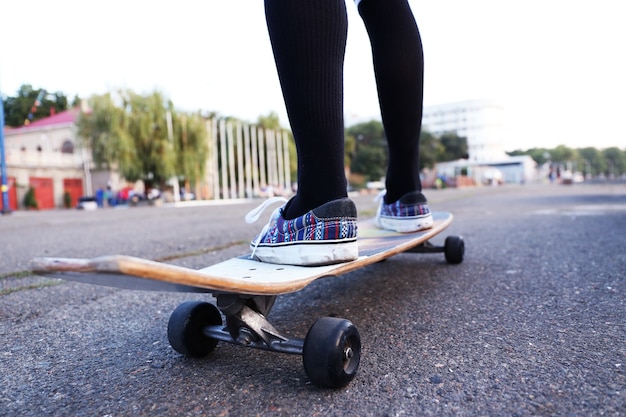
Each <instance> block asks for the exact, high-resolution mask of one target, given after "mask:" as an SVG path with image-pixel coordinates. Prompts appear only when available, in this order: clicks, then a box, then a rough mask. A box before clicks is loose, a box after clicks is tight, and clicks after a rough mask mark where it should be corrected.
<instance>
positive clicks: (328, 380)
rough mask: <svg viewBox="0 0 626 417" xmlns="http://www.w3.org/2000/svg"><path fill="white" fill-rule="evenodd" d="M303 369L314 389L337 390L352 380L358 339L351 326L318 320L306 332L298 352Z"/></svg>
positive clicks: (341, 321) (358, 356) (330, 319)
mask: <svg viewBox="0 0 626 417" xmlns="http://www.w3.org/2000/svg"><path fill="white" fill-rule="evenodd" d="M302 359H303V362H304V370H305V371H306V373H307V375H308V376H309V378H310V379H311V382H312V383H313V384H315V385H318V386H323V387H329V388H341V387H344V386H346V385H348V384H349V383H350V381H352V379H353V378H354V377H355V375H356V373H357V370H358V368H359V362H360V360H361V337H360V335H359V332H358V331H357V329H356V327H355V326H354V324H352V323H351V322H350V321H348V320H344V319H339V318H335V317H322V318H320V319H319V320H317V321H316V322H315V323H314V324H313V325H312V326H311V328H310V329H309V332H308V333H307V335H306V338H305V339H304V347H303V350H302Z"/></svg>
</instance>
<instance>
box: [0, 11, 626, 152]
mask: <svg viewBox="0 0 626 417" xmlns="http://www.w3.org/2000/svg"><path fill="white" fill-rule="evenodd" d="M364 1H367V0H364ZM346 3H347V10H348V19H349V29H348V44H347V49H346V61H345V72H344V86H345V87H344V88H345V104H344V107H345V118H346V124H347V125H348V126H349V125H351V124H354V123H357V122H360V121H364V120H365V121H366V120H371V119H380V116H379V108H378V101H377V96H376V87H375V83H374V74H373V70H372V64H371V52H370V46H369V41H368V38H367V34H366V32H365V28H364V26H363V22H362V21H361V19H360V17H359V15H358V13H357V10H356V7H355V6H354V4H352V1H351V0H347V1H346ZM409 3H410V5H411V8H412V10H413V13H414V15H415V18H416V21H417V23H418V26H419V29H420V32H421V36H422V42H423V45H424V56H425V80H424V104H425V105H426V106H428V105H434V104H443V103H450V102H456V101H465V100H474V99H492V100H497V101H499V102H500V103H501V104H502V105H503V106H504V109H505V129H506V130H505V132H506V133H505V138H503V142H504V148H505V149H506V150H514V149H529V148H532V147H547V148H551V147H555V146H557V145H560V144H563V145H566V146H570V147H585V146H594V147H597V148H604V147H609V146H617V147H620V148H622V149H625V148H626V133H625V129H624V124H625V121H626V54H625V53H624V41H625V40H626V25H624V24H623V21H622V20H623V19H622V16H623V5H622V3H621V1H620V0H523V1H522V0H507V1H502V0H471V1H469V0H409ZM0 37H1V45H2V47H0V93H1V94H2V95H3V96H14V95H15V94H16V93H17V91H18V89H19V87H20V86H21V85H22V84H31V85H32V86H33V88H36V89H37V88H45V89H46V90H48V91H51V92H56V91H60V92H62V93H63V94H65V95H66V96H68V98H70V99H72V98H73V97H74V96H75V95H78V96H79V97H83V98H86V97H89V96H90V95H92V94H103V93H105V92H107V91H115V90H117V89H120V88H129V89H132V90H134V91H136V92H138V93H150V92H152V91H154V90H158V91H161V92H162V93H163V94H165V96H166V97H168V98H170V99H171V100H172V101H173V103H174V105H175V106H176V107H177V108H178V109H179V110H184V111H195V110H204V111H215V112H217V113H218V114H220V115H223V116H234V117H237V118H240V119H243V120H246V121H250V122H254V121H256V120H257V118H258V117H259V116H261V115H267V114H268V113H269V112H271V111H274V112H276V113H277V114H278V115H279V118H280V121H281V124H283V125H284V126H288V120H287V116H286V110H285V107H284V104H283V101H282V93H281V91H280V85H279V82H278V77H277V75H276V68H275V65H274V60H273V56H272V51H271V46H270V42H269V37H268V35H267V27H266V24H265V15H264V9H263V1H262V0H176V1H164V0H152V1H145V0H125V1H121V0H110V1H107V2H103V1H97V2H96V1H89V2H87V1H84V0H55V1H50V0H29V1H27V2H23V1H10V2H4V3H3V5H2V12H1V14H0Z"/></svg>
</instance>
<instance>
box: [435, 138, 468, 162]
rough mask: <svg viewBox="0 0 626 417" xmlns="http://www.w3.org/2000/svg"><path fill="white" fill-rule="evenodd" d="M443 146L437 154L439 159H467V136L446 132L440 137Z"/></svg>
mask: <svg viewBox="0 0 626 417" xmlns="http://www.w3.org/2000/svg"><path fill="white" fill-rule="evenodd" d="M439 143H441V147H440V148H439V153H438V154H437V161H438V162H440V161H454V160H457V159H467V158H468V154H467V138H463V137H460V136H458V135H457V134H456V133H445V134H443V135H442V136H441V137H440V138H439Z"/></svg>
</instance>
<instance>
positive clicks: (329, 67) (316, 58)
mask: <svg viewBox="0 0 626 417" xmlns="http://www.w3.org/2000/svg"><path fill="white" fill-rule="evenodd" d="M265 13H266V19H267V27H268V30H269V35H270V40H271V43H272V49H273V51H274V59H275V61H276V68H277V70H278V76H279V79H280V84H281V88H282V91H283V96H284V99H285V106H286V108H287V113H288V116H289V122H290V124H291V130H292V132H293V136H294V139H295V142H296V148H297V153H298V191H297V195H296V196H295V197H294V198H293V199H292V200H291V201H290V203H289V205H288V207H287V211H286V213H285V217H286V218H288V219H293V218H295V217H297V216H301V215H303V214H305V213H306V212H307V211H309V210H311V209H313V208H315V207H318V206H320V205H322V204H324V203H327V202H329V201H332V200H335V199H338V198H342V197H346V196H347V183H346V177H345V171H344V157H343V155H344V119H343V63H344V53H345V47H346V37H347V30H348V18H347V13H346V5H345V1H344V0H266V1H265Z"/></svg>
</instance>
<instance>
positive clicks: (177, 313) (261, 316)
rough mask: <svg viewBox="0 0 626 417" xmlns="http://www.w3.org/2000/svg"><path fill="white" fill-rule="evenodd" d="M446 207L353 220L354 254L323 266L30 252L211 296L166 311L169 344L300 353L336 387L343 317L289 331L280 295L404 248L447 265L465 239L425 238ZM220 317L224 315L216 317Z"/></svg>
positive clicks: (69, 273) (54, 272)
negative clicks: (280, 322) (395, 222)
mask: <svg viewBox="0 0 626 417" xmlns="http://www.w3.org/2000/svg"><path fill="white" fill-rule="evenodd" d="M452 219H453V216H452V214H450V213H447V212H435V213H433V220H434V224H433V227H432V228H430V229H428V230H424V231H421V232H416V233H396V232H391V231H387V230H382V229H379V228H377V227H376V226H375V225H374V222H373V220H369V221H364V222H359V224H358V236H359V237H358V245H359V258H358V259H357V260H354V261H350V262H344V263H339V264H334V265H327V266H310V267H306V266H290V265H277V264H269V263H263V262H259V261H256V260H253V259H250V255H246V256H240V257H235V258H232V259H229V260H226V261H224V262H220V263H217V264H215V265H212V266H209V267H207V268H203V269H199V270H195V269H190V268H184V267H179V266H175V265H171V264H166V263H161V262H155V261H151V260H147V259H142V258H136V257H130V256H122V255H110V256H102V257H97V258H93V259H70V258H35V259H33V260H32V261H31V265H30V266H31V270H32V271H33V272H34V273H36V274H39V275H44V276H48V277H55V278H62V279H66V280H73V281H80V282H86V283H90V284H96V285H104V286H112V287H117V288H125V289H133V290H148V291H181V292H200V293H211V294H212V295H213V296H214V297H215V299H216V300H217V302H216V304H212V303H209V302H200V301H198V302H196V301H191V302H185V303H183V304H181V305H180V306H178V307H177V308H176V309H175V310H174V312H173V313H172V315H171V316H170V319H169V322H168V328H167V334H168V339H169V342H170V345H171V346H172V348H173V349H174V350H176V351H177V352H179V353H181V354H183V355H188V356H192V357H204V356H206V355H208V354H209V353H210V352H211V351H212V350H213V349H214V348H215V346H216V345H217V343H218V342H220V341H222V342H228V343H234V344H239V345H243V346H247V347H252V348H258V349H264V350H269V351H273V352H281V353H288V354H298V355H302V358H303V364H304V369H305V372H306V373H307V375H308V377H309V378H310V380H311V382H312V383H313V384H315V385H319V386H324V387H330V388H340V387H343V386H345V385H347V384H349V383H350V381H351V380H352V379H353V378H354V377H355V375H356V373H357V370H358V367H359V362H360V357H361V339H360V335H359V332H358V330H357V328H356V327H355V326H354V324H353V323H352V322H350V321H349V320H345V319H341V318H336V317H322V318H320V319H318V320H317V321H316V322H315V323H314V324H313V325H312V326H311V327H310V328H309V331H308V333H307V335H306V336H305V338H304V339H301V338H295V337H288V336H286V335H284V334H282V333H281V332H280V331H278V330H277V329H276V328H275V327H274V326H273V325H272V324H271V323H270V322H269V321H268V320H267V316H268V314H269V313H270V311H271V309H272V306H273V305H274V302H275V301H276V298H277V297H278V296H279V295H283V294H287V293H292V292H295V291H299V290H301V289H303V288H304V287H306V286H307V285H309V284H310V283H312V282H313V281H315V280H317V279H319V278H324V277H333V276H339V275H342V274H345V273H348V272H351V271H355V270H357V269H360V268H363V267H365V266H368V265H371V264H374V263H377V262H380V261H383V260H385V259H387V258H389V257H391V256H393V255H397V254H400V253H405V252H413V253H436V252H443V253H444V255H445V259H446V260H447V261H448V263H451V264H458V263H461V262H462V261H463V256H464V252H465V244H464V241H463V238H461V237H459V236H448V237H447V238H446V239H445V244H444V245H443V246H435V245H433V244H432V243H430V241H429V240H430V239H431V238H433V237H434V236H436V235H438V234H439V233H441V232H442V231H443V230H445V229H446V228H447V227H448V226H449V225H450V224H451V223H452ZM223 317H224V318H225V320H224V319H223Z"/></svg>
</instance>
